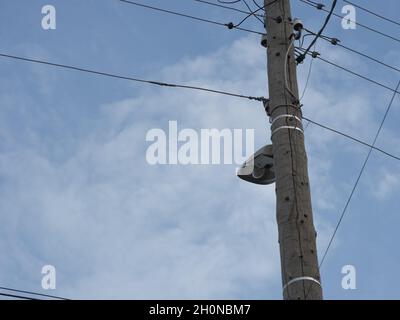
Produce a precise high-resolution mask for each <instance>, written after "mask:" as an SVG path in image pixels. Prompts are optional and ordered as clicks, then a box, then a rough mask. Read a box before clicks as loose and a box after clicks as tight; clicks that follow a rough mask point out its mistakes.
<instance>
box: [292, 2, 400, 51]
mask: <svg viewBox="0 0 400 320" xmlns="http://www.w3.org/2000/svg"><path fill="white" fill-rule="evenodd" d="M299 1H300V2H302V3H305V4H307V5H309V6H311V7H313V8H315V9H317V10H320V11H325V12H328V13H329V11H328V10H327V9H325V8H323V7H318V5H316V4H312V3H310V2H307V1H305V0H299ZM332 15H333V16H334V17H336V18H338V19H341V20H343V19H346V20H348V21H350V22H352V23H355V24H356V25H357V26H359V27H361V28H364V29H366V30H368V31H370V32H374V33H376V34H379V35H381V36H382V37H385V38H388V39H391V40H393V41H396V42H399V43H400V39H399V38H396V37H394V36H391V35H389V34H387V33H384V32H382V31H379V30H377V29H375V28H372V27H370V26H367V25H366V24H362V23H360V22H358V21H352V20H349V19H347V18H346V17H344V16H342V15H340V14H337V13H335V12H333V13H332Z"/></svg>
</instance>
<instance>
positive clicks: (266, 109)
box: [263, 99, 271, 117]
mask: <svg viewBox="0 0 400 320" xmlns="http://www.w3.org/2000/svg"><path fill="white" fill-rule="evenodd" d="M263 105H264V109H265V112H266V113H267V116H268V117H270V116H271V109H270V104H269V99H266V100H264V101H263Z"/></svg>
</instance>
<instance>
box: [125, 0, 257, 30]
mask: <svg viewBox="0 0 400 320" xmlns="http://www.w3.org/2000/svg"><path fill="white" fill-rule="evenodd" d="M119 1H120V2H123V3H126V4H130V5H134V6H137V7H142V8H145V9H150V10H154V11H159V12H163V13H167V14H171V15H176V16H180V17H184V18H188V19H192V20H197V21H201V22H205V23H209V24H213V25H218V26H221V27H225V28H228V29H237V30H241V31H245V32H250V33H255V34H259V35H262V34H263V33H262V32H259V31H255V30H250V29H246V28H242V27H236V26H235V25H234V24H232V23H222V22H218V21H214V20H210V19H205V18H199V17H196V16H193V15H188V14H185V13H180V12H176V11H171V10H167V9H162V8H158V7H154V6H149V5H146V4H142V3H138V2H134V1H129V0H119Z"/></svg>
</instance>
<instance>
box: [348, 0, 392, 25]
mask: <svg viewBox="0 0 400 320" xmlns="http://www.w3.org/2000/svg"><path fill="white" fill-rule="evenodd" d="M342 1H343V2H345V3H348V4H351V5H352V6H354V7H356V8H358V9H360V10H363V11H365V12H368V13H370V14H372V15H374V16H375V17H378V18H380V19H383V20H386V21H388V22H391V23H393V24H396V25H398V26H400V22H397V21H394V20H393V19H389V18H387V17H385V16H383V15H380V14H378V13H376V12H373V11H372V10H370V9H367V8H365V7H362V6H360V5H359V4H356V3H354V2H351V1H347V0H342Z"/></svg>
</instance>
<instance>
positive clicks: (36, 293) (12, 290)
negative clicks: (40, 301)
mask: <svg viewBox="0 0 400 320" xmlns="http://www.w3.org/2000/svg"><path fill="white" fill-rule="evenodd" d="M0 290H5V291H11V292H18V293H25V294H30V295H35V296H39V297H46V298H53V299H59V300H69V299H67V298H63V297H60V296H54V295H50V294H44V293H39V292H34V291H27V290H19V289H13V288H8V287H0Z"/></svg>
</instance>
